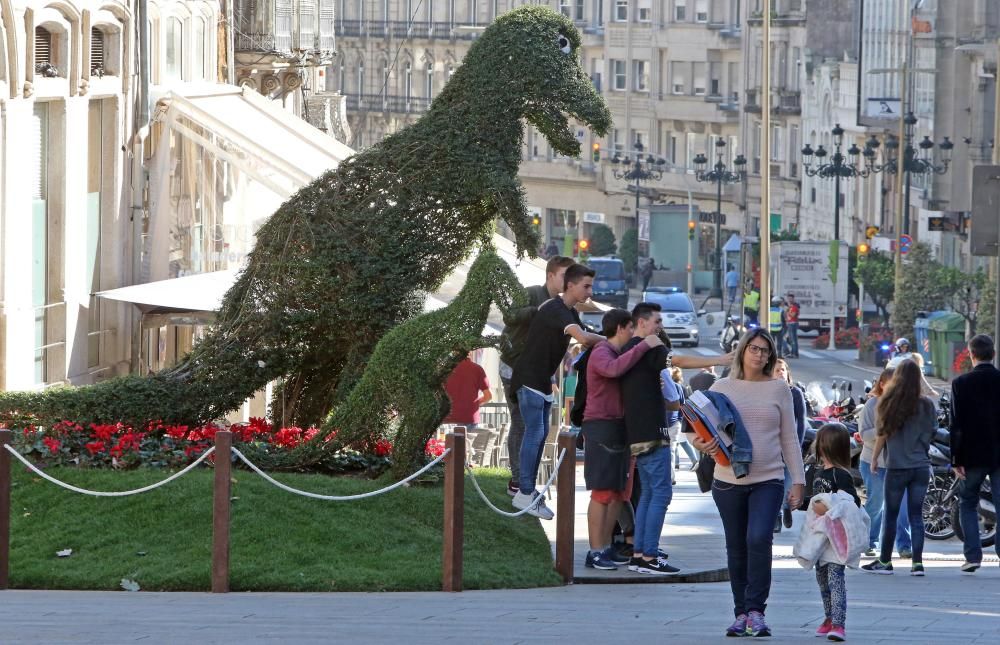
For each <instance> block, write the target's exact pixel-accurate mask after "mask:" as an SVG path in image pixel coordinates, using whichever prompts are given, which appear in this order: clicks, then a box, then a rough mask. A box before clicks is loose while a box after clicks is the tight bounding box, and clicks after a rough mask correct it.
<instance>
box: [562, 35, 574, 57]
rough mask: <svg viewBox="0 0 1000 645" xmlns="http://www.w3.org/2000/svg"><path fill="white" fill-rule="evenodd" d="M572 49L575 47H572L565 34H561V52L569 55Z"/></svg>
mask: <svg viewBox="0 0 1000 645" xmlns="http://www.w3.org/2000/svg"><path fill="white" fill-rule="evenodd" d="M572 49H573V47H572V46H571V45H570V42H569V38H567V37H566V36H564V35H563V34H559V51H561V52H562V53H564V54H568V53H570V51H571V50H572Z"/></svg>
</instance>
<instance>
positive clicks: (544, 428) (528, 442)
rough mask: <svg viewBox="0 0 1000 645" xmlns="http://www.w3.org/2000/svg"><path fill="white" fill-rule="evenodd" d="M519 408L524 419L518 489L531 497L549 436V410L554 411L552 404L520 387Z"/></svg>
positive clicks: (518, 390) (518, 391) (518, 394)
mask: <svg viewBox="0 0 1000 645" xmlns="http://www.w3.org/2000/svg"><path fill="white" fill-rule="evenodd" d="M517 406H518V407H519V408H520V409H521V417H522V418H523V419H524V437H522V439H521V454H520V456H519V462H520V465H521V473H520V481H519V482H518V488H520V489H521V492H522V493H524V494H525V495H531V493H533V492H534V490H535V480H536V479H538V466H539V464H541V463H542V451H543V450H544V449H545V437H547V436H548V434H549V410H551V409H552V403H551V402H549V401H546V400H545V399H544V398H543V397H542V396H540V395H538V394H536V393H534V392H532V391H531V390H529V389H528V388H526V387H520V388H518V389H517Z"/></svg>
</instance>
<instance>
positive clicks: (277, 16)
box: [274, 0, 292, 51]
mask: <svg viewBox="0 0 1000 645" xmlns="http://www.w3.org/2000/svg"><path fill="white" fill-rule="evenodd" d="M274 48H275V49H277V50H278V51H291V49H292V0H274Z"/></svg>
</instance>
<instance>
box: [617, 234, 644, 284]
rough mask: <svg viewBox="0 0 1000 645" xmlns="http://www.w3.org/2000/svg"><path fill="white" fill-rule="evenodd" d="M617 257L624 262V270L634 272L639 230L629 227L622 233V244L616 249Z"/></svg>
mask: <svg viewBox="0 0 1000 645" xmlns="http://www.w3.org/2000/svg"><path fill="white" fill-rule="evenodd" d="M618 257H620V258H621V259H622V262H624V263H625V270H626V271H627V272H629V273H635V263H636V262H638V261H639V230H638V229H635V228H630V229H629V230H627V231H625V234H624V235H622V244H621V247H620V248H619V249H618Z"/></svg>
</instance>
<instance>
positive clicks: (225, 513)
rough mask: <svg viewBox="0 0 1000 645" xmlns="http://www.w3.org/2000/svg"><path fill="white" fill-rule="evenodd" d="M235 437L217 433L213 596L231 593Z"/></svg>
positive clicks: (226, 431) (220, 432) (213, 520)
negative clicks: (230, 536)
mask: <svg viewBox="0 0 1000 645" xmlns="http://www.w3.org/2000/svg"><path fill="white" fill-rule="evenodd" d="M232 446H233V433H232V432H230V431H229V430H219V431H218V432H216V433H215V483H214V485H213V487H212V593H226V592H228V591H229V505H230V501H229V500H230V498H231V496H232V495H231V485H232V478H231V476H232V463H233V462H232Z"/></svg>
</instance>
